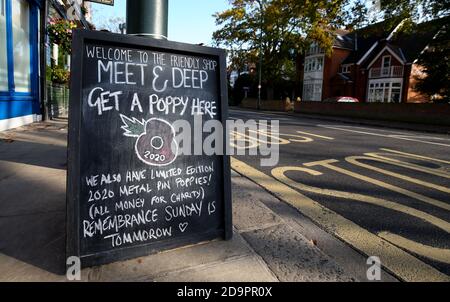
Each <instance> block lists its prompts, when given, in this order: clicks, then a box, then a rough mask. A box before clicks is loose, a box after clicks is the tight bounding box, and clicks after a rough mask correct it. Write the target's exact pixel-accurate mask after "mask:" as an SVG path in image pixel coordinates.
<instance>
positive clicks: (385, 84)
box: [367, 79, 403, 103]
mask: <svg viewBox="0 0 450 302" xmlns="http://www.w3.org/2000/svg"><path fill="white" fill-rule="evenodd" d="M393 84H400V87H393ZM393 88H395V89H400V99H399V102H401V101H402V96H403V79H377V80H370V81H369V83H368V85H367V102H368V103H377V102H381V103H385V102H384V95H385V90H386V89H388V101H387V102H388V103H392V89H393ZM379 91H381V98H382V99H381V101H377V100H375V99H374V98H375V97H376V95H377V93H378V92H379Z"/></svg>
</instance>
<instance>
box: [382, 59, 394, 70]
mask: <svg viewBox="0 0 450 302" xmlns="http://www.w3.org/2000/svg"><path fill="white" fill-rule="evenodd" d="M386 59H389V66H385V62H386V61H387V60H386ZM391 65H392V56H383V59H382V62H381V66H382V67H383V68H390V67H391Z"/></svg>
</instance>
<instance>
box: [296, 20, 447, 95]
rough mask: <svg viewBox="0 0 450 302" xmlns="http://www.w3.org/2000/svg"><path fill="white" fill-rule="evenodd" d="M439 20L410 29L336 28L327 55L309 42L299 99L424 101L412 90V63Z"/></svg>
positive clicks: (384, 25)
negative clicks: (333, 98)
mask: <svg viewBox="0 0 450 302" xmlns="http://www.w3.org/2000/svg"><path fill="white" fill-rule="evenodd" d="M444 21H445V20H443V19H439V20H433V21H429V22H426V23H422V24H417V25H416V26H414V28H413V29H412V30H410V31H401V30H400V29H401V28H402V26H404V23H403V22H402V23H400V24H398V25H395V26H392V27H391V28H388V25H387V24H388V23H387V22H381V23H377V24H374V25H371V26H368V27H365V28H362V29H359V30H356V31H353V32H350V31H346V30H337V31H336V32H335V34H336V39H335V42H334V45H333V51H332V54H331V56H326V55H325V53H324V51H323V50H322V49H320V48H319V47H318V46H317V45H316V44H315V43H313V45H311V47H310V49H309V50H308V51H307V52H306V54H305V57H304V64H303V74H302V76H301V78H303V93H302V100H304V101H321V100H324V99H327V98H330V97H336V96H352V97H356V98H357V99H359V100H360V101H361V102H389V103H390V102H393V103H406V102H416V103H423V102H428V101H429V100H428V98H427V97H426V96H424V95H421V94H420V93H417V92H416V91H415V90H414V84H415V82H416V81H415V78H416V76H420V74H421V67H420V66H418V65H417V64H416V62H417V59H418V57H419V56H420V54H421V53H422V52H423V51H424V50H425V49H426V47H427V45H428V44H429V43H430V42H431V41H432V39H433V37H435V35H436V34H437V32H438V31H439V30H440V29H441V28H442V26H443V24H445V22H444Z"/></svg>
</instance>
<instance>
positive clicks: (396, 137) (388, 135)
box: [317, 125, 450, 147]
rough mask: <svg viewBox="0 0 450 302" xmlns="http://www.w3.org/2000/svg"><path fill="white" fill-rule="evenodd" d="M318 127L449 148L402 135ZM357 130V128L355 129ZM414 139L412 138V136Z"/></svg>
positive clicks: (449, 145) (446, 145)
mask: <svg viewBox="0 0 450 302" xmlns="http://www.w3.org/2000/svg"><path fill="white" fill-rule="evenodd" d="M317 126H318V127H322V128H326V129H333V130H340V131H347V132H353V133H359V134H367V135H372V136H381V137H387V138H393V139H400V140H407V141H413V142H419V143H424V144H430V145H437V146H443V147H450V144H442V143H437V142H430V141H424V140H419V139H415V138H408V137H405V136H403V135H394V134H381V133H373V132H367V131H359V130H352V129H345V128H343V127H340V126H339V127H333V126H327V125H317ZM357 129H358V128H357ZM413 137H414V136H413Z"/></svg>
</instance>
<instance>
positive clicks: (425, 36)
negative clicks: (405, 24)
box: [342, 17, 450, 64]
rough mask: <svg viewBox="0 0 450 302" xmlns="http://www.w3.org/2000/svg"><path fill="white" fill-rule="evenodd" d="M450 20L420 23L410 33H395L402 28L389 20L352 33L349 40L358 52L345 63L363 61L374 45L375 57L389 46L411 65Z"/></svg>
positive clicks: (353, 52) (408, 31)
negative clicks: (398, 28)
mask: <svg viewBox="0 0 450 302" xmlns="http://www.w3.org/2000/svg"><path fill="white" fill-rule="evenodd" d="M449 21H450V17H446V18H441V19H436V20H432V21H429V22H425V23H420V24H416V25H414V26H413V27H412V28H411V29H410V30H407V31H399V32H395V33H394V31H395V30H396V28H397V27H398V25H396V24H394V23H393V22H390V21H389V20H388V21H383V22H380V23H376V24H373V25H370V26H367V27H364V28H361V29H359V30H356V31H354V32H351V33H348V34H347V37H349V39H352V41H353V48H352V49H354V51H352V52H351V54H350V55H349V56H348V57H347V58H346V59H345V60H344V61H343V62H342V64H352V63H357V62H359V61H360V60H361V59H362V58H363V57H364V56H365V55H366V54H367V52H368V51H369V50H370V49H371V48H372V47H373V46H375V48H374V49H373V50H372V53H374V54H377V53H378V52H380V51H381V50H382V49H383V48H384V47H385V46H389V48H390V49H391V50H392V51H393V52H394V53H395V54H397V55H398V56H399V57H400V58H402V59H403V60H404V61H405V62H407V63H411V62H413V61H414V60H415V59H417V57H418V56H419V55H420V53H421V52H422V50H423V49H424V48H425V47H426V46H427V45H428V44H429V43H430V42H431V40H432V39H433V37H434V35H435V34H436V33H437V32H438V31H439V29H440V28H442V26H443V25H444V24H447V23H449ZM388 38H389V40H388ZM355 41H357V45H356V44H355ZM377 42H378V43H377ZM376 43H377V44H376ZM356 46H357V47H356Z"/></svg>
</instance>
